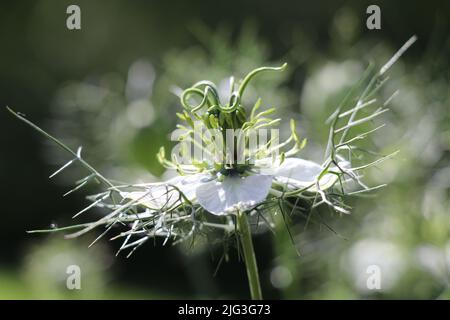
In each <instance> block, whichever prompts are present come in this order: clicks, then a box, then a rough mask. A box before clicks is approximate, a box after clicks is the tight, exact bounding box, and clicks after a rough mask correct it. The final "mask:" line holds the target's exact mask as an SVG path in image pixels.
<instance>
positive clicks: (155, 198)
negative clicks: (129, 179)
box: [120, 174, 211, 210]
mask: <svg viewBox="0 0 450 320" xmlns="http://www.w3.org/2000/svg"><path fill="white" fill-rule="evenodd" d="M209 180H211V177H210V176H209V175H205V174H194V175H189V176H176V177H174V178H172V179H170V180H167V181H166V182H162V183H156V184H152V185H149V186H148V187H146V190H145V191H133V192H121V193H120V194H121V196H122V197H123V198H125V199H131V200H137V201H138V203H139V204H141V205H143V206H146V207H148V208H150V209H154V210H159V209H161V208H163V207H170V206H172V205H173V204H175V203H176V202H177V201H179V198H180V193H179V192H178V191H177V189H178V190H180V192H182V193H183V195H184V196H185V197H186V198H187V199H189V200H190V201H192V200H194V199H195V190H196V188H197V187H198V186H199V185H201V184H203V183H205V182H208V181H209ZM174 187H175V188H177V189H175V188H174Z"/></svg>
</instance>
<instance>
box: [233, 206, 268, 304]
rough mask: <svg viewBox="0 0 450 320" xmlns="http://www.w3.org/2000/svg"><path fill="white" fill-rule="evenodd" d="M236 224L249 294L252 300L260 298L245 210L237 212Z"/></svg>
mask: <svg viewBox="0 0 450 320" xmlns="http://www.w3.org/2000/svg"><path fill="white" fill-rule="evenodd" d="M237 225H238V230H239V233H240V240H241V244H242V249H243V251H244V259H245V267H246V269H247V277H248V284H249V287H250V294H251V297H252V299H253V300H262V293H261V285H260V283H259V274H258V266H257V264H256V257H255V250H254V249H253V242H252V234H251V230H250V225H249V223H248V220H247V215H246V213H245V212H238V215H237Z"/></svg>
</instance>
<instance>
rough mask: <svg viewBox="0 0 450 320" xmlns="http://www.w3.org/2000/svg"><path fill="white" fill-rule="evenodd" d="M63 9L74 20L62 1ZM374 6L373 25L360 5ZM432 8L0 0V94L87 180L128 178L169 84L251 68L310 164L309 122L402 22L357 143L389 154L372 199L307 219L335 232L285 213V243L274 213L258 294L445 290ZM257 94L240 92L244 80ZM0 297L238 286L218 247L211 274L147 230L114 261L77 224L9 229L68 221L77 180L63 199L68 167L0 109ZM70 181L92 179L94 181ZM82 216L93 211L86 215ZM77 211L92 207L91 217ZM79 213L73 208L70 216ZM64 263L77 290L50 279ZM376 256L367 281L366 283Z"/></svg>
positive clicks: (169, 96) (448, 229)
mask: <svg viewBox="0 0 450 320" xmlns="http://www.w3.org/2000/svg"><path fill="white" fill-rule="evenodd" d="M69 4H78V5H79V6H80V8H81V25H82V29H81V30H79V31H70V30H68V29H67V28H66V25H65V23H66V18H67V14H66V8H67V6H68V5H69ZM370 4H377V5H379V6H380V8H381V23H382V24H381V30H368V29H367V28H366V19H367V17H368V15H367V14H366V8H367V6H368V5H370ZM449 21H450V3H449V2H448V1H426V2H424V1H414V2H411V1H410V2H400V1H396V2H394V1H331V0H321V1H314V2H311V1H268V0H262V1H242V0H241V1H235V0H231V1H226V2H225V1H223V2H214V3H213V2H211V1H181V0H177V1H158V2H157V1H125V0H108V1H106V0H102V1H100V0H99V1H65V0H64V1H60V0H59V1H56V0H36V1H32V2H31V1H23V0H21V1H8V2H7V1H2V3H1V4H0V43H1V49H2V52H1V58H0V104H1V105H2V106H6V105H8V106H11V107H12V108H13V109H15V110H17V111H20V112H22V113H25V114H26V115H27V116H28V117H29V118H30V119H32V120H33V121H34V122H35V123H38V124H39V125H41V126H42V127H43V128H44V129H46V130H48V131H49V132H51V133H52V134H54V135H55V136H57V137H59V138H62V139H63V140H64V141H65V142H67V143H68V144H69V145H70V146H72V147H73V148H76V147H77V146H79V145H83V147H84V157H85V158H86V159H87V160H88V161H90V162H91V163H92V164H94V165H95V166H96V167H97V168H99V169H100V170H101V171H102V172H103V173H105V175H107V176H108V177H110V178H114V179H117V180H124V181H128V182H138V181H145V182H148V181H153V180H157V179H160V178H164V177H165V176H167V173H165V172H164V171H163V169H162V168H161V167H160V165H159V164H158V163H157V161H156V157H155V153H156V151H157V150H158V149H159V147H160V146H161V145H165V146H170V144H169V143H168V136H167V135H168V133H169V132H171V130H172V128H173V126H174V124H175V123H176V119H175V117H174V112H176V111H177V110H179V108H180V106H179V104H178V100H177V98H176V96H175V95H174V94H173V93H171V91H173V90H176V88H184V87H185V86H187V85H190V84H192V83H193V82H196V81H198V80H202V79H210V80H213V81H215V82H217V83H220V82H221V81H224V79H226V77H228V76H230V75H234V76H236V77H242V76H243V75H245V74H246V73H247V72H248V71H249V70H251V69H252V68H254V67H259V66H261V65H277V64H279V63H281V62H284V61H287V62H288V63H289V68H288V71H287V72H285V73H283V74H281V75H277V76H275V77H274V78H271V77H261V79H258V81H256V82H255V85H254V90H253V91H254V92H252V94H251V95H252V96H253V97H252V98H257V97H258V96H261V97H262V98H263V101H264V104H265V105H267V106H277V107H279V114H281V115H282V116H283V117H284V119H286V120H287V119H288V118H295V119H297V120H298V121H299V123H300V126H301V131H302V133H303V136H306V137H307V138H308V140H309V144H308V146H307V148H306V149H305V150H304V154H303V155H302V156H304V157H306V158H309V159H313V160H320V155H321V154H322V153H323V149H324V148H325V143H326V135H327V133H328V128H327V126H326V125H324V121H325V119H326V118H327V117H328V116H329V114H330V113H331V112H332V111H333V110H334V108H335V107H336V106H337V105H338V103H339V101H340V99H341V98H342V96H343V94H344V93H345V92H346V90H348V88H349V87H350V86H351V85H352V84H354V83H355V82H356V81H357V80H358V78H359V77H360V76H361V75H362V72H363V70H364V68H365V67H366V66H367V64H368V62H369V61H373V62H375V63H376V64H379V65H380V64H383V63H384V62H386V60H387V59H388V58H389V57H390V56H391V55H392V54H393V53H394V52H395V51H396V50H397V49H398V48H399V47H400V46H401V45H402V44H403V43H404V42H405V41H406V40H407V39H408V38H409V37H410V36H411V35H413V34H416V35H417V36H418V38H419V40H418V42H417V43H416V44H415V45H414V46H413V47H412V48H411V49H410V50H409V51H408V52H407V54H406V55H405V56H404V57H403V58H402V59H401V60H400V61H399V62H398V63H397V64H396V65H395V67H394V68H393V70H392V72H391V80H390V82H389V83H388V85H387V87H386V88H385V90H384V91H383V92H382V93H381V94H382V95H384V97H385V98H387V97H388V96H389V95H390V94H392V92H394V91H396V90H399V94H398V95H397V97H396V98H395V99H394V100H393V101H392V103H391V109H392V111H391V112H390V113H388V114H387V115H386V116H385V117H384V118H383V120H384V122H386V123H387V126H386V128H384V129H383V130H382V131H380V132H379V133H377V134H376V135H375V137H374V138H373V141H371V142H370V143H368V144H369V145H370V146H375V147H377V148H378V149H379V151H380V152H381V153H383V154H386V153H388V152H390V151H392V150H395V149H399V150H400V153H399V155H398V156H397V157H395V158H394V159H391V160H389V161H387V162H385V163H383V165H381V166H379V168H373V169H371V170H370V171H368V172H367V175H366V181H367V183H368V184H369V185H376V184H380V183H389V186H388V187H387V188H385V189H383V190H382V191H379V192H377V194H376V196H375V197H370V198H355V199H351V200H350V204H351V205H352V206H353V207H354V209H353V212H352V214H351V215H350V216H343V217H340V216H338V215H335V214H334V215H333V214H328V213H327V214H324V215H323V217H324V219H325V220H326V222H327V223H328V224H329V225H330V226H331V227H332V228H333V230H335V231H336V233H337V234H335V233H333V232H330V231H329V230H328V229H326V228H323V226H318V225H313V224H306V223H305V221H302V220H300V219H299V221H293V226H292V232H293V234H294V242H295V246H296V247H297V248H298V250H299V251H300V252H301V255H300V257H298V256H297V255H296V252H295V250H294V247H293V245H292V242H291V240H290V238H289V236H288V235H287V233H286V230H285V227H284V225H283V224H280V227H279V230H277V235H276V236H273V235H272V234H270V233H267V234H260V235H257V236H256V237H255V245H256V252H257V256H258V262H259V268H260V273H261V281H262V286H263V292H264V293H265V297H267V298H286V299H300V298H302V299H305V298H306V299H310V298H318V299H348V298H380V299H395V298H427V299H436V298H443V299H445V298H450V288H449V285H450V238H449V236H450V209H449V208H450V200H449V195H450V162H449V158H450V152H449V151H450V90H449V86H450V78H449V75H450V73H449V70H450V69H449V56H450V36H449V31H450V22H449ZM256 90H257V91H256ZM0 130H1V134H0V140H1V145H2V151H1V156H0V181H1V184H0V189H1V190H0V194H1V195H2V196H1V200H2V206H1V219H0V221H1V223H0V298H1V299H15V298H18V299H29V298H34V299H45V298H56V299H67V298H68V299H71V298H74V299H80V298H95V299H102V298H143V299H154V298H247V297H248V291H247V282H246V276H245V270H244V267H243V264H242V263H241V262H239V261H238V259H237V256H236V252H234V251H233V250H232V255H231V257H230V260H229V261H228V262H225V263H222V264H221V265H220V268H219V269H218V270H217V272H215V270H216V267H217V265H218V263H219V260H220V257H221V250H220V248H213V247H208V246H206V245H205V246H204V247H199V248H195V249H193V250H191V249H188V248H183V247H171V246H170V245H167V246H164V247H162V246H161V245H160V244H159V243H157V244H156V245H153V243H151V242H149V243H148V244H147V245H145V246H144V247H142V248H141V249H140V250H138V251H137V252H136V253H135V254H134V255H133V256H132V257H131V258H130V259H126V258H125V257H124V256H118V257H115V256H114V254H115V251H116V250H117V249H118V246H119V245H120V243H115V242H109V241H107V240H106V239H104V240H102V241H101V242H100V243H98V244H97V245H95V246H94V247H92V248H89V249H88V244H89V243H90V241H89V240H91V241H92V239H93V238H95V235H94V234H92V235H91V236H88V237H85V238H82V239H77V240H64V239H63V235H62V234H56V235H53V236H45V235H28V234H26V233H25V231H26V230H30V229H36V228H47V227H49V226H50V225H51V224H57V225H66V224H69V223H71V218H70V217H71V216H72V215H73V214H74V213H76V212H77V211H78V210H79V209H80V208H82V207H83V206H85V205H86V204H87V201H86V200H85V199H84V196H85V195H86V190H85V191H83V192H78V193H75V194H72V195H70V196H69V197H67V198H63V197H62V194H64V193H65V192H66V191H67V190H69V189H70V186H71V185H72V184H73V182H74V181H75V180H76V179H78V178H80V177H82V174H83V172H82V170H81V168H73V169H71V170H68V171H66V172H64V173H63V174H62V175H60V176H59V177H58V178H56V179H54V180H49V179H48V176H49V175H50V174H51V173H52V172H53V171H54V170H55V169H56V168H57V167H58V166H60V165H61V164H63V163H64V162H65V161H67V160H69V159H68V158H67V157H66V154H64V152H63V151H61V150H59V149H57V148H55V147H54V146H53V145H51V144H50V143H49V142H48V141H46V140H44V139H43V138H42V137H41V136H39V135H37V134H36V133H35V132H33V131H32V130H30V128H28V127H26V126H24V125H23V124H22V123H20V122H18V121H16V120H15V119H13V117H11V116H10V115H9V114H8V113H7V112H6V110H2V111H1V112H0ZM88 191H95V186H94V187H92V188H91V190H88ZM90 214H91V215H95V213H90ZM91 218H92V217H91ZM81 220H83V219H81ZM74 264H75V265H79V266H80V267H81V271H82V280H81V285H82V289H81V290H67V288H66V278H67V274H66V268H67V266H68V265H74ZM370 265H378V266H379V267H380V270H381V275H382V278H381V289H380V290H369V289H367V286H366V279H367V277H368V276H369V275H368V274H367V272H366V271H367V267H368V266H370Z"/></svg>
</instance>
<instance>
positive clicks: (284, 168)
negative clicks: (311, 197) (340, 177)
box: [275, 158, 337, 192]
mask: <svg viewBox="0 0 450 320" xmlns="http://www.w3.org/2000/svg"><path fill="white" fill-rule="evenodd" d="M322 171H323V168H322V167H321V166H320V165H319V164H317V163H315V162H312V161H308V160H304V159H300V158H286V159H285V160H284V162H283V163H282V164H281V166H279V167H278V168H277V169H276V170H275V176H276V180H277V181H280V182H282V183H286V184H288V185H291V186H293V187H295V188H305V187H308V186H311V187H310V188H309V189H308V190H309V191H312V192H314V191H317V186H316V182H317V179H318V177H319V175H320V173H321V172H322ZM336 180H337V176H336V175H335V174H331V173H327V174H325V175H324V176H323V177H322V178H320V181H319V187H320V189H321V190H325V189H327V188H330V187H331V186H333V184H334V183H335V182H336Z"/></svg>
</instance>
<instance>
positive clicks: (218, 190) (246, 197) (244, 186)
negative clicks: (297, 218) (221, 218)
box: [196, 175, 272, 215]
mask: <svg viewBox="0 0 450 320" xmlns="http://www.w3.org/2000/svg"><path fill="white" fill-rule="evenodd" d="M271 185H272V177H271V176H266V175H253V176H248V177H226V178H225V179H224V181H223V182H218V181H210V182H207V183H205V184H202V185H201V186H199V187H198V188H197V191H196V194H197V201H198V202H199V204H200V205H201V206H202V207H203V208H205V209H206V210H207V211H209V212H211V213H213V214H216V215H224V214H229V213H233V212H235V211H236V210H238V209H240V210H246V209H248V208H250V207H252V206H255V205H256V204H258V203H261V202H262V201H264V200H265V199H266V197H267V195H268V194H269V189H270V187H271Z"/></svg>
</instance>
